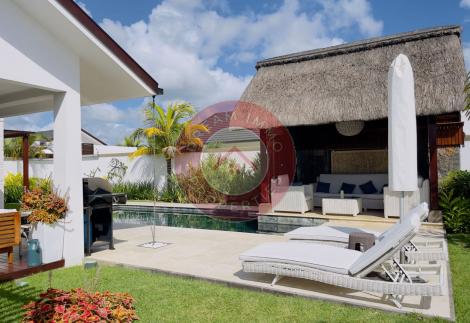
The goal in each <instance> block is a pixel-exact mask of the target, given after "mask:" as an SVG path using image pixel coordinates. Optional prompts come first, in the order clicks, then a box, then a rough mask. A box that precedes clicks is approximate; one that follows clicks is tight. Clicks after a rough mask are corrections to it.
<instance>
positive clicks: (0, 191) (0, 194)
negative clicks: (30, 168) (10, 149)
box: [0, 118, 6, 209]
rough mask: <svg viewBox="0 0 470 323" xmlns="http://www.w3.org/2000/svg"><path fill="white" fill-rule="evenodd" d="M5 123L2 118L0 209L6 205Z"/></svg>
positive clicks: (0, 124) (0, 136)
mask: <svg viewBox="0 0 470 323" xmlns="http://www.w3.org/2000/svg"><path fill="white" fill-rule="evenodd" d="M4 127H5V123H4V119H3V118H0V209H3V208H4V206H5V196H4V194H5V185H4V184H5V182H4V178H5V175H6V174H5V156H4V155H3V154H4V153H3V131H4Z"/></svg>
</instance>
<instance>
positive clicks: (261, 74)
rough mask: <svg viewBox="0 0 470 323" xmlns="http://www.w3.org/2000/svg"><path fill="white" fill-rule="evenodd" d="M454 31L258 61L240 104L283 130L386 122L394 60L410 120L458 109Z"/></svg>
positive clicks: (459, 60) (460, 67)
mask: <svg viewBox="0 0 470 323" xmlns="http://www.w3.org/2000/svg"><path fill="white" fill-rule="evenodd" d="M460 32H461V30H460V27H459V26H449V27H439V28H432V29H426V30H420V31H415V32H409V33H403V34H397V35H393V36H387V37H380V38H373V39H370V40H365V41H359V42H354V43H349V44H344V45H339V46H333V47H328V48H323V49H317V50H312V51H306V52H301V53H295V54H290V55H285V56H280V57H275V58H270V59H266V60H263V61H260V62H258V63H257V64H256V68H257V72H256V75H255V76H254V77H253V79H252V80H251V82H250V84H249V85H248V87H247V89H246V90H245V92H244V93H243V95H242V98H241V100H242V101H247V102H251V103H255V104H257V105H260V106H262V107H264V108H265V109H267V110H268V111H270V112H272V113H273V114H274V115H275V116H276V117H277V118H278V119H279V120H280V121H281V122H282V123H283V124H284V125H286V126H295V125H309V124H324V123H331V122H337V121H350V120H373V119H382V118H386V117H387V73H388V68H389V66H390V64H391V63H392V61H393V59H394V58H395V57H396V56H397V55H398V54H400V53H403V54H405V55H407V56H408V58H409V59H410V62H411V65H412V67H413V71H414V77H415V96H416V110H417V114H418V115H436V114H442V113H448V112H453V111H460V110H462V108H463V102H464V101H463V100H464V96H463V87H464V82H465V77H466V72H465V65H464V59H463V50H462V47H461V43H460Z"/></svg>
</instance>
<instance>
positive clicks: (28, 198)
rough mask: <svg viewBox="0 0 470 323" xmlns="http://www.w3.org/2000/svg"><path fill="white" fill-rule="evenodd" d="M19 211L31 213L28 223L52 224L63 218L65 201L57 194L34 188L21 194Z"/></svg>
mask: <svg viewBox="0 0 470 323" xmlns="http://www.w3.org/2000/svg"><path fill="white" fill-rule="evenodd" d="M21 209H22V210H23V211H31V214H30V215H29V216H28V222H29V223H38V222H41V223H47V224H54V223H56V222H57V221H59V220H60V219H63V218H64V217H65V214H66V213H67V210H68V207H67V201H66V199H65V198H64V197H61V196H59V194H58V193H55V192H47V191H44V190H42V189H41V188H35V189H33V190H31V191H26V192H25V193H24V194H23V200H22V204H21Z"/></svg>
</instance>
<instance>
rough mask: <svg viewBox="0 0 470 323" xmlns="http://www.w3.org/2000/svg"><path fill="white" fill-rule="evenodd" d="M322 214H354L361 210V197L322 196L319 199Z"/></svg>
mask: <svg viewBox="0 0 470 323" xmlns="http://www.w3.org/2000/svg"><path fill="white" fill-rule="evenodd" d="M321 204H322V213H323V215H326V214H327V213H329V214H350V215H352V216H356V215H358V214H359V213H361V211H362V199H361V198H360V197H358V198H344V199H341V198H324V199H322V200H321Z"/></svg>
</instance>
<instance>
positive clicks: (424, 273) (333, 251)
mask: <svg viewBox="0 0 470 323" xmlns="http://www.w3.org/2000/svg"><path fill="white" fill-rule="evenodd" d="M418 229H419V224H417V223H413V222H403V223H401V224H400V225H398V226H394V228H393V230H390V232H389V234H387V235H386V236H385V237H384V238H383V239H382V240H380V241H378V242H377V243H376V245H374V246H373V247H372V248H370V249H369V250H367V251H366V252H364V253H362V252H359V251H356V250H349V249H345V248H339V247H335V246H328V245H324V244H315V243H302V242H279V243H265V244H261V245H259V246H257V247H255V248H253V249H251V250H248V251H246V252H244V253H243V254H241V255H240V260H241V261H242V267H243V271H245V272H250V273H265V274H274V275H275V277H274V280H273V282H272V284H273V285H274V284H276V283H277V282H278V281H279V279H280V278H281V277H283V276H287V277H296V278H304V279H310V280H315V281H318V282H322V283H326V284H330V285H334V286H339V287H345V288H349V289H354V290H360V291H368V292H377V293H382V294H385V295H389V296H390V298H391V299H392V301H393V302H394V303H395V305H396V306H398V307H400V306H401V305H400V303H399V300H398V299H399V298H398V296H397V295H414V296H437V295H442V294H443V284H444V277H445V276H444V275H445V270H444V269H443V267H442V266H441V265H424V266H423V265H401V264H399V263H398V262H396V261H394V260H393V259H392V258H393V256H394V255H395V254H396V253H397V252H398V251H399V250H400V249H401V248H402V247H403V246H404V245H406V244H407V243H408V242H409V241H410V240H411V238H413V236H414V235H415V234H416V233H417V231H418ZM377 269H381V271H382V272H383V273H384V274H385V275H386V276H387V277H388V278H389V280H377V279H372V278H369V277H366V276H367V275H368V274H370V273H371V272H372V271H375V270H377ZM415 275H418V276H419V277H420V278H426V279H431V281H429V282H426V283H420V282H417V281H416V280H415V279H414V276H415Z"/></svg>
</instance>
